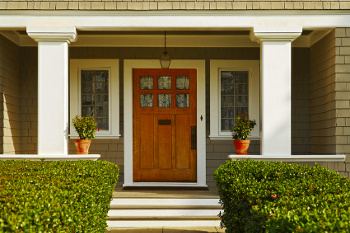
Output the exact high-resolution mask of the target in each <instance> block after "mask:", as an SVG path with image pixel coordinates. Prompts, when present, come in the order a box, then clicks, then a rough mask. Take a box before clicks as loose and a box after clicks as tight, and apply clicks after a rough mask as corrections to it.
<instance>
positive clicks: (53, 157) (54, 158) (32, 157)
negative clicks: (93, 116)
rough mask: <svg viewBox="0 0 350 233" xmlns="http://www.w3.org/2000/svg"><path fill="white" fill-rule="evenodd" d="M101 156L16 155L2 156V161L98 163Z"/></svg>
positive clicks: (0, 156)
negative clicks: (80, 161) (87, 161)
mask: <svg viewBox="0 0 350 233" xmlns="http://www.w3.org/2000/svg"><path fill="white" fill-rule="evenodd" d="M100 156H101V155H99V154H88V155H84V154H79V155H74V154H72V155H64V154H62V155H58V154H57V155H46V154H45V155H30V154H15V155H6V154H3V155H0V160H30V161H40V160H42V159H44V161H60V160H65V161H77V160H93V161H96V160H97V159H99V158H100Z"/></svg>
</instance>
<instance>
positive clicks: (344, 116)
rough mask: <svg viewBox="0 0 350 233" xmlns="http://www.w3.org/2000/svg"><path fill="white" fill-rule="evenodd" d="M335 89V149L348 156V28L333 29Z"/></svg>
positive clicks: (349, 68) (349, 83)
mask: <svg viewBox="0 0 350 233" xmlns="http://www.w3.org/2000/svg"><path fill="white" fill-rule="evenodd" d="M335 91H336V93H335V114H336V122H335V124H336V125H335V133H336V135H335V143H336V147H335V150H336V153H337V154H347V155H348V157H350V28H336V29H335ZM349 159H350V158H349ZM349 162H350V161H349ZM347 171H348V172H350V164H348V169H347Z"/></svg>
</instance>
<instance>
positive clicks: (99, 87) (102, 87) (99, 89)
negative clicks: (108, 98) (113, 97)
mask: <svg viewBox="0 0 350 233" xmlns="http://www.w3.org/2000/svg"><path fill="white" fill-rule="evenodd" d="M95 93H104V94H107V93H108V83H95Z"/></svg>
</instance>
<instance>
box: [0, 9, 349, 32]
mask: <svg viewBox="0 0 350 233" xmlns="http://www.w3.org/2000/svg"><path fill="white" fill-rule="evenodd" d="M0 14H1V15H0V28H2V29H5V30H6V29H10V28H26V27H28V26H47V25H55V26H57V27H67V26H72V25H74V26H76V28H77V29H78V30H101V28H103V30H117V29H118V30H139V29H143V30H155V29H164V28H168V29H174V30H179V29H193V28H201V29H206V30H207V29H208V30H209V29H218V28H220V29H222V30H225V29H228V30H230V29H232V28H242V29H243V28H252V27H255V26H285V25H286V26H291V25H300V26H301V27H303V28H332V27H349V26H350V14H349V11H341V10H337V11H331V10H322V11H305V10H304V11H295V10H291V11H288V10H283V11H282V10H281V11H273V10H271V11H270V10H265V11H258V10H254V11H251V10H249V11H232V10H231V11H222V10H220V11H219V10H212V11H190V10H186V11H185V10H184V11H143V12H142V11H100V12H96V11H89V12H83V11H61V12H59V11H56V12H55V11H28V10H25V11H20V10H19V11H0ZM48 16H50V17H48ZM276 19H278V20H276Z"/></svg>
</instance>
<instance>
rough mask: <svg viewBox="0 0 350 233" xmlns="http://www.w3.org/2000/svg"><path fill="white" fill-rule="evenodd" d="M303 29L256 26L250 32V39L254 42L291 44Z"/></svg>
mask: <svg viewBox="0 0 350 233" xmlns="http://www.w3.org/2000/svg"><path fill="white" fill-rule="evenodd" d="M302 31H303V28H302V27H300V26H257V27H254V28H253V30H252V31H251V32H250V39H251V40H252V41H254V42H258V43H260V42H261V41H287V42H292V41H293V40H295V39H296V38H297V37H299V36H300V35H301V33H302Z"/></svg>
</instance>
